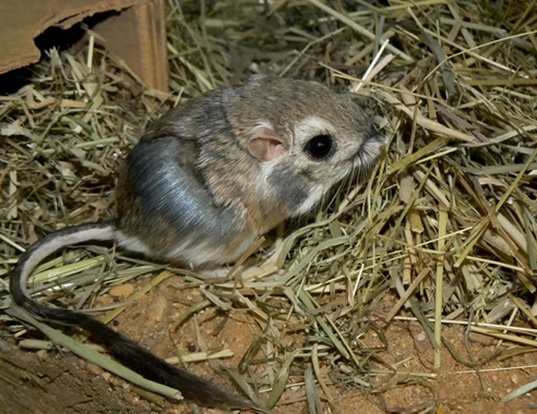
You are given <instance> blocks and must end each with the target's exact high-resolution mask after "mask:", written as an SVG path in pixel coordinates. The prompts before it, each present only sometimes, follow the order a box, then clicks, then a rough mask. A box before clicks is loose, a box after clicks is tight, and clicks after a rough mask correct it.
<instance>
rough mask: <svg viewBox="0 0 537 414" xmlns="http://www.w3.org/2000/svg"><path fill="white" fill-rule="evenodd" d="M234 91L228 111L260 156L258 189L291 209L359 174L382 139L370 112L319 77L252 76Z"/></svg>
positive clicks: (245, 142)
mask: <svg viewBox="0 0 537 414" xmlns="http://www.w3.org/2000/svg"><path fill="white" fill-rule="evenodd" d="M235 91H236V92H237V93H239V95H237V96H235V100H234V101H235V103H237V104H236V105H233V106H230V108H229V110H228V113H227V116H228V120H229V122H230V123H231V124H232V125H233V127H234V129H235V130H236V131H237V130H238V131H239V134H238V137H239V139H240V140H241V144H242V145H244V147H245V148H246V149H247V150H248V151H249V153H250V155H251V156H252V157H254V158H255V159H257V160H258V161H259V165H260V175H261V177H260V178H261V179H260V180H259V182H260V184H259V191H260V192H264V193H265V194H266V193H271V194H272V195H273V196H274V198H275V199H278V200H280V201H281V202H284V203H285V204H286V205H287V206H288V207H289V208H290V209H292V210H293V211H294V212H295V214H301V213H305V212H307V211H308V210H310V209H311V208H312V207H313V206H314V205H315V204H316V203H317V202H318V201H319V200H320V199H321V198H322V197H323V195H325V194H326V193H327V192H328V190H329V189H330V188H331V187H332V186H333V185H334V184H336V183H337V182H339V181H341V180H343V179H344V178H346V177H348V176H349V175H351V174H357V175H359V176H361V177H364V176H365V175H366V174H367V173H368V171H369V169H370V168H371V167H372V166H373V165H374V163H375V162H376V160H377V159H378V157H379V155H380V153H381V150H382V147H383V146H384V145H385V137H384V136H383V135H382V134H380V133H379V132H378V131H377V130H376V128H375V125H374V122H373V120H372V117H371V116H370V115H367V114H366V113H365V112H364V110H363V109H362V108H360V106H358V105H357V104H356V103H355V102H354V101H353V100H352V99H351V98H350V97H349V96H348V95H340V94H336V93H335V92H333V91H331V90H330V89H328V88H326V87H324V86H322V85H320V84H318V83H314V82H308V81H301V80H292V79H283V78H265V77H261V78H259V77H257V78H254V79H252V80H250V81H249V82H248V83H247V84H245V85H244V87H242V88H240V89H236V90H235Z"/></svg>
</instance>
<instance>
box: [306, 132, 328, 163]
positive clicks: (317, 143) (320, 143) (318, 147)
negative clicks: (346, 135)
mask: <svg viewBox="0 0 537 414" xmlns="http://www.w3.org/2000/svg"><path fill="white" fill-rule="evenodd" d="M333 149H334V140H333V139H332V137H331V136H330V135H316V136H314V137H313V138H312V139H310V140H309V141H308V142H307V143H306V145H305V146H304V152H305V153H306V154H308V155H309V156H310V157H311V158H313V159H315V160H322V159H325V158H326V157H328V156H329V155H331V154H332V151H333Z"/></svg>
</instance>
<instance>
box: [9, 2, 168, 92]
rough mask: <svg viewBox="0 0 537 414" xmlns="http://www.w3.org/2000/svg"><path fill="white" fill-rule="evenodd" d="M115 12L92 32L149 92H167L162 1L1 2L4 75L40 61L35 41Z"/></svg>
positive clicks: (39, 53)
mask: <svg viewBox="0 0 537 414" xmlns="http://www.w3.org/2000/svg"><path fill="white" fill-rule="evenodd" d="M110 11H117V12H118V13H117V14H114V15H111V16H109V17H107V18H106V19H105V20H103V21H101V22H100V23H98V24H96V25H95V27H93V28H92V30H93V31H94V32H96V33H97V34H99V35H100V37H101V38H102V39H104V43H105V46H106V47H107V49H108V50H109V51H110V52H111V53H112V54H113V55H115V56H117V57H118V58H119V59H121V60H123V61H124V62H125V64H126V65H127V66H128V67H129V68H130V69H131V70H132V71H133V73H135V74H136V75H137V76H138V77H139V78H140V79H141V80H142V82H144V83H145V84H146V86H148V87H150V88H155V89H160V90H164V91H167V90H168V65H167V49H166V16H165V7H164V0H41V1H36V0H1V1H0V46H1V47H0V73H5V72H8V71H10V70H13V69H17V68H20V67H23V66H27V65H29V64H32V63H35V62H37V61H39V59H40V58H41V51H40V50H39V49H38V48H37V46H36V45H35V42H34V39H35V38H36V37H37V36H39V35H40V34H42V33H43V32H44V31H45V30H46V29H48V28H50V27H59V28H62V29H68V28H70V27H71V26H73V25H74V24H76V23H79V22H81V21H82V20H84V19H85V18H87V17H89V16H93V15H95V14H98V13H104V12H110Z"/></svg>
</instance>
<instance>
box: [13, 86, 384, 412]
mask: <svg viewBox="0 0 537 414" xmlns="http://www.w3.org/2000/svg"><path fill="white" fill-rule="evenodd" d="M384 143H385V138H384V137H383V136H382V135H380V134H379V133H378V132H377V131H376V129H375V127H374V125H373V122H372V120H371V118H370V117H369V116H367V115H366V113H365V112H364V111H363V110H362V109H361V108H360V107H359V106H358V105H356V104H355V103H354V102H353V101H352V100H351V99H350V97H348V96H345V95H338V94H336V93H334V92H332V91H331V90H330V89H328V88H326V87H324V86H322V85H320V84H318V83H313V82H307V81H301V80H291V79H280V78H272V77H255V78H252V79H250V80H249V81H248V82H247V83H246V84H244V85H242V86H237V87H231V88H224V89H218V90H215V91H212V92H209V93H207V94H205V95H203V96H201V97H199V98H196V99H192V100H190V101H189V102H188V103H186V104H184V105H181V106H179V107H177V108H175V109H173V110H171V111H170V112H168V113H167V114H166V115H164V116H163V117H162V118H161V119H160V120H159V121H157V122H156V123H155V124H153V125H152V126H150V127H149V128H148V129H147V131H146V133H145V135H144V136H143V137H142V138H141V140H140V142H139V143H138V144H137V145H136V146H135V147H134V148H133V149H132V150H131V151H130V153H129V155H128V156H127V159H126V162H125V165H124V167H123V170H122V171H121V173H120V176H119V180H118V185H117V219H116V220H115V221H114V222H111V223H92V224H83V225H80V226H75V227H70V228H66V229H63V230H59V231H56V232H54V233H51V234H49V235H47V236H45V237H43V238H42V239H40V240H39V241H38V242H36V243H35V244H34V245H32V246H31V247H30V248H29V249H28V250H27V251H26V252H25V253H24V254H23V255H22V257H21V258H20V260H19V262H18V263H17V265H16V266H15V268H14V270H13V272H12V273H11V279H10V287H11V294H12V297H13V300H14V302H15V303H16V304H17V305H19V306H21V307H23V308H24V309H25V310H26V311H28V312H29V313H31V314H32V315H33V316H35V317H36V318H38V319H41V320H45V321H48V322H51V323H56V324H59V325H64V326H65V325H67V326H77V327H80V328H82V329H84V330H86V331H88V332H89V333H90V334H91V335H92V338H93V339H94V340H95V341H96V342H99V343H101V344H103V345H104V346H105V347H106V348H107V349H108V350H109V351H110V353H111V354H113V355H114V356H115V357H116V358H117V359H118V360H119V361H121V362H122V363H123V364H124V365H126V366H128V367H129V368H131V369H133V370H134V371H136V372H138V373H139V374H141V375H143V376H144V377H146V378H148V379H151V380H153V381H157V382H160V383H162V384H165V385H168V386H170V387H173V388H176V389H178V390H179V391H181V393H182V394H183V395H184V396H185V398H189V399H192V400H194V401H196V402H197V403H199V404H202V405H206V406H217V407H221V408H227V409H252V410H256V409H258V407H256V406H255V404H253V403H252V402H251V401H249V400H247V399H246V398H243V397H239V396H236V395H234V394H232V393H229V392H227V391H224V390H221V389H220V388H218V387H216V386H215V385H213V384H212V383H210V382H209V381H207V380H204V379H202V378H199V377H196V376H194V375H192V374H189V373H188V372H186V371H183V370H181V369H179V368H177V367H174V366H172V365H169V364H167V363H166V362H164V361H163V360H161V359H159V358H157V357H156V356H154V355H152V354H151V353H150V352H149V351H147V350H145V349H144V348H142V347H141V346H139V345H137V344H136V343H135V342H133V341H131V340H130V339H128V338H127V337H125V336H123V335H122V334H120V333H118V332H116V331H114V330H113V329H111V328H109V327H108V326H107V325H105V324H103V323H102V322H100V321H98V320H96V319H93V318H92V317H90V316H88V315H87V314H85V313H82V312H77V311H73V310H68V309H60V308H54V307H51V306H48V305H45V304H41V303H39V302H37V301H36V300H34V299H32V298H31V297H30V295H29V293H28V290H27V287H26V285H27V279H28V277H29V275H30V274H31V272H32V271H33V269H34V268H35V267H36V266H37V265H38V264H39V263H40V262H41V261H42V260H43V259H44V258H45V257H47V256H49V255H50V254H52V253H54V252H56V251H58V250H59V249H61V248H64V247H65V246H67V245H71V244H76V243H80V242H88V241H113V242H116V243H117V244H118V245H119V246H120V247H122V248H124V249H126V250H128V251H131V252H136V253H142V254H144V255H145V256H148V257H151V258H154V259H158V260H164V261H167V262H172V263H181V264H185V265H188V266H191V267H193V268H196V267H200V266H206V265H219V264H224V263H229V262H233V261H234V260H236V259H237V258H238V257H239V256H240V255H241V254H242V253H243V252H244V251H245V250H246V249H247V248H248V247H249V246H250V245H251V244H252V242H253V241H254V240H255V239H256V238H257V237H258V236H259V235H262V234H263V233H265V232H266V231H268V230H270V229H271V228H273V227H274V226H276V225H277V224H278V223H280V222H282V221H283V220H285V219H286V218H289V217H292V216H296V215H299V214H303V213H306V212H307V211H309V210H310V209H311V208H312V207H314V206H315V205H316V204H317V203H318V202H319V201H320V199H321V198H322V197H323V195H325V194H326V193H327V191H328V190H329V189H330V188H331V187H332V186H333V185H334V184H336V183H337V182H339V181H341V180H342V179H344V178H346V177H349V176H350V175H351V174H360V175H361V176H363V175H364V174H366V173H367V171H368V170H369V169H370V168H371V166H372V165H373V164H374V163H375V161H376V160H377V158H378V156H379V154H380V152H381V148H382V147H383V146H384Z"/></svg>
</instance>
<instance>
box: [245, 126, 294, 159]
mask: <svg viewBox="0 0 537 414" xmlns="http://www.w3.org/2000/svg"><path fill="white" fill-rule="evenodd" d="M251 137H252V138H250V141H248V144H247V147H248V151H250V154H252V155H253V156H254V157H255V158H257V159H258V160H259V161H271V160H273V159H275V158H278V157H280V156H282V155H283V154H285V153H287V151H289V142H288V140H287V138H286V137H285V136H282V135H280V134H278V133H277V132H276V131H274V130H273V129H271V128H268V127H266V126H262V127H257V128H255V129H254V130H253V131H252V133H251Z"/></svg>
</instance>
